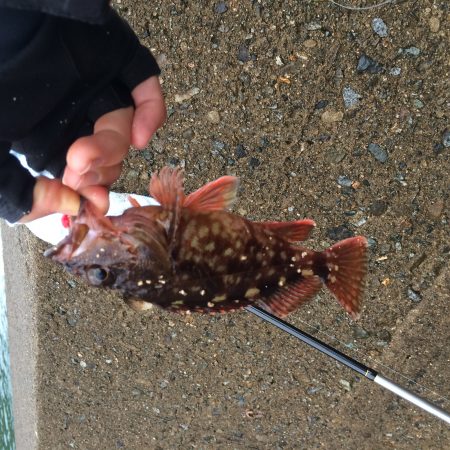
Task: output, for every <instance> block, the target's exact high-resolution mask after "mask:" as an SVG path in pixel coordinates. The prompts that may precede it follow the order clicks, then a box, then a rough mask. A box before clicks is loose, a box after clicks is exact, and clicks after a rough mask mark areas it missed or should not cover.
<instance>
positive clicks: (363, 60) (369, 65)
mask: <svg viewBox="0 0 450 450" xmlns="http://www.w3.org/2000/svg"><path fill="white" fill-rule="evenodd" d="M356 71H357V72H360V73H361V72H366V71H367V72H369V73H372V74H373V73H380V72H382V71H383V67H382V66H380V64H378V63H377V62H376V61H375V60H373V59H372V58H369V57H368V56H367V55H364V54H362V55H361V56H360V57H359V59H358V65H357V66H356Z"/></svg>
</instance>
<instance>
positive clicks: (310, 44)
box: [303, 39, 317, 48]
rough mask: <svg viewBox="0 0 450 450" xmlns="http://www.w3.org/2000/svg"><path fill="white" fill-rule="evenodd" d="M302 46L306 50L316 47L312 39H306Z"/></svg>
mask: <svg viewBox="0 0 450 450" xmlns="http://www.w3.org/2000/svg"><path fill="white" fill-rule="evenodd" d="M303 45H304V46H305V47H306V48H314V47H315V46H316V45H317V42H316V41H315V40H314V39H307V40H306V41H304V42H303Z"/></svg>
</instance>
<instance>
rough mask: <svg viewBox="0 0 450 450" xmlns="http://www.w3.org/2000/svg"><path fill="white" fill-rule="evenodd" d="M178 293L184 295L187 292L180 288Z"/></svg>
mask: <svg viewBox="0 0 450 450" xmlns="http://www.w3.org/2000/svg"><path fill="white" fill-rule="evenodd" d="M178 293H179V294H181V295H184V296H186V295H187V292H186V291H185V290H184V289H181V290H180V291H178Z"/></svg>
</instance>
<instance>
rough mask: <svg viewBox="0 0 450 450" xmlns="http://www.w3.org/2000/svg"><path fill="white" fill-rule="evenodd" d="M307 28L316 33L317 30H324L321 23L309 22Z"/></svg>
mask: <svg viewBox="0 0 450 450" xmlns="http://www.w3.org/2000/svg"><path fill="white" fill-rule="evenodd" d="M305 28H306V29H307V30H308V31H316V30H320V29H321V28H322V25H320V23H318V22H309V23H307V24H306V26H305Z"/></svg>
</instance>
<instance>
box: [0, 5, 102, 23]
mask: <svg viewBox="0 0 450 450" xmlns="http://www.w3.org/2000/svg"><path fill="white" fill-rule="evenodd" d="M108 5H109V0H64V1H63V0H0V7H3V6H4V7H9V8H15V9H21V10H25V11H40V12H43V13H47V14H51V15H52V16H58V17H65V18H67V19H75V20H81V21H82V22H87V23H103V22H104V21H105V19H106V17H107V15H108V12H109V6H108Z"/></svg>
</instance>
